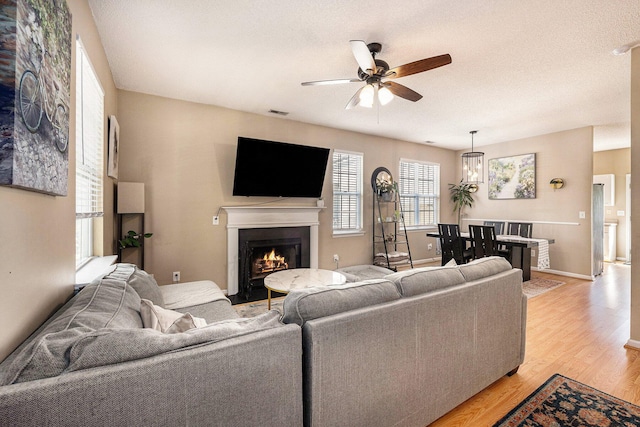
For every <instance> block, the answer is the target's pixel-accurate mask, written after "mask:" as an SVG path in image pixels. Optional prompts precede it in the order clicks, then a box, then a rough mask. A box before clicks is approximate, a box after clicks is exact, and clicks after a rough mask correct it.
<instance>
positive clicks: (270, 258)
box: [262, 249, 284, 262]
mask: <svg viewBox="0 0 640 427" xmlns="http://www.w3.org/2000/svg"><path fill="white" fill-rule="evenodd" d="M262 259H263V260H265V261H282V262H284V257H283V256H280V255H276V250H275V249H271V252H270V253H268V254H264V257H263V258H262Z"/></svg>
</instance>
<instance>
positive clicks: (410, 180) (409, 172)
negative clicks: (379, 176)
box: [398, 160, 440, 227]
mask: <svg viewBox="0 0 640 427" xmlns="http://www.w3.org/2000/svg"><path fill="white" fill-rule="evenodd" d="M398 189H399V192H400V202H401V203H402V210H403V213H404V219H405V224H406V225H407V227H422V226H428V225H435V224H437V222H438V217H439V203H440V165H438V164H436V163H426V162H418V161H410V160H400V178H399V179H398Z"/></svg>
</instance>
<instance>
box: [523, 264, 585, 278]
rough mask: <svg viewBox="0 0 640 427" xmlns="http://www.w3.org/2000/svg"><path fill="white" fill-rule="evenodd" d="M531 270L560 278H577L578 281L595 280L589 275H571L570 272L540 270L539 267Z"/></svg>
mask: <svg viewBox="0 0 640 427" xmlns="http://www.w3.org/2000/svg"><path fill="white" fill-rule="evenodd" d="M531 270H532V271H541V272H542V273H551V274H557V275H558V276H566V277H575V278H576V279H583V280H595V278H594V277H593V276H589V275H586V274H577V273H569V272H568V271H559V270H551V269H546V270H538V268H537V267H531Z"/></svg>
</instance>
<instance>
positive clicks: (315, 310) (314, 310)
mask: <svg viewBox="0 0 640 427" xmlns="http://www.w3.org/2000/svg"><path fill="white" fill-rule="evenodd" d="M397 299H400V294H399V293H398V289H397V288H396V286H395V285H394V284H393V283H392V282H390V281H388V280H384V279H374V280H365V281H362V282H356V283H348V284H346V285H333V286H326V287H315V288H304V289H295V290H293V291H291V292H290V293H289V295H287V296H286V298H285V299H284V304H283V312H284V314H283V316H282V321H283V322H285V323H297V324H298V325H301V326H302V325H303V324H304V323H305V322H306V321H307V320H312V319H317V318H320V317H325V316H331V315H332V314H337V313H342V312H344V311H349V310H355V309H357V308H361V307H368V306H371V305H375V304H381V303H384V302H388V301H395V300H397Z"/></svg>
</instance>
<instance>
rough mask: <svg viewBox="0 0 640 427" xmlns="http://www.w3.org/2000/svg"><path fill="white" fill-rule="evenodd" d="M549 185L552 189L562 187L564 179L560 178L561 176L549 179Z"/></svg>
mask: <svg viewBox="0 0 640 427" xmlns="http://www.w3.org/2000/svg"><path fill="white" fill-rule="evenodd" d="M549 185H550V186H551V188H553V189H554V190H557V189H559V188H562V187H564V179H562V178H553V179H552V180H551V181H549Z"/></svg>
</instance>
